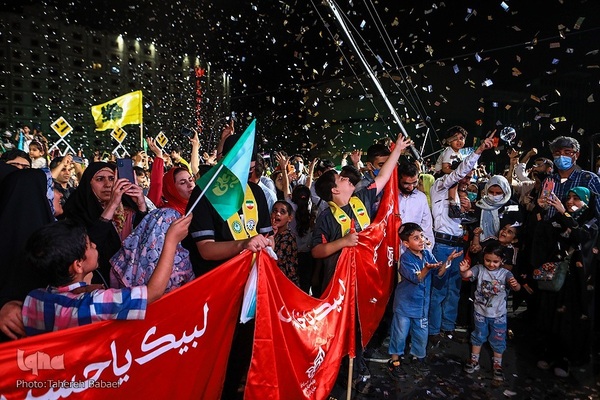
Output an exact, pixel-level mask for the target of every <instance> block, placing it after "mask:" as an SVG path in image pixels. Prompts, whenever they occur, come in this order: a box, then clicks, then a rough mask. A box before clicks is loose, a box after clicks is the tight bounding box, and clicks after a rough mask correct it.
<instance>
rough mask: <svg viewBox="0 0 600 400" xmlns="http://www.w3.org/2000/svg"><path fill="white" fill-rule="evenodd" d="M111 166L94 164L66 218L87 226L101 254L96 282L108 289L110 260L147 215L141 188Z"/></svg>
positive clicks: (67, 207)
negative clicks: (122, 176)
mask: <svg viewBox="0 0 600 400" xmlns="http://www.w3.org/2000/svg"><path fill="white" fill-rule="evenodd" d="M115 172H116V166H115V165H114V164H111V163H105V162H94V163H92V164H90V166H89V167H88V168H86V170H85V171H84V173H83V175H82V177H81V181H80V183H79V186H78V187H77V189H75V191H74V192H73V193H72V194H71V196H70V197H69V199H68V200H67V202H66V203H65V206H64V216H65V217H66V218H69V219H73V220H75V221H77V222H79V223H81V224H82V225H84V226H85V227H86V229H87V231H88V234H89V236H90V239H91V240H92V242H94V243H97V245H98V253H99V264H100V265H99V267H98V274H94V279H93V280H92V282H94V283H103V284H105V285H106V286H107V287H108V284H107V283H108V279H109V272H110V262H109V260H110V257H112V255H113V254H115V253H116V252H117V251H118V250H119V248H120V247H121V243H122V241H123V240H124V239H125V238H126V237H127V236H128V235H129V234H130V233H131V231H132V230H133V228H134V226H136V225H137V224H138V223H139V222H140V221H141V220H142V219H143V218H144V216H145V215H146V214H147V206H146V202H145V199H144V194H143V191H142V188H141V187H140V186H138V185H136V184H133V183H131V182H130V181H129V180H128V179H125V178H121V177H119V176H118V175H117V174H116V173H115Z"/></svg>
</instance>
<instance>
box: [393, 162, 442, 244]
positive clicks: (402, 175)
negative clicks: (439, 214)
mask: <svg viewBox="0 0 600 400" xmlns="http://www.w3.org/2000/svg"><path fill="white" fill-rule="evenodd" d="M418 184H419V170H418V169H417V166H416V165H415V164H412V163H406V162H403V163H401V164H400V165H399V166H398V189H399V190H400V192H399V193H398V209H399V211H400V218H401V220H402V223H403V224H405V223H407V222H414V223H415V224H419V226H420V227H421V228H422V229H423V233H424V234H425V237H426V238H427V241H428V242H430V243H428V244H427V247H428V248H429V249H432V248H433V245H434V244H435V238H434V235H433V218H432V217H431V210H430V209H429V205H428V203H427V196H425V193H423V192H421V191H419V190H417V185H418Z"/></svg>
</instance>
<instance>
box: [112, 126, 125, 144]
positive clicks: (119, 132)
mask: <svg viewBox="0 0 600 400" xmlns="http://www.w3.org/2000/svg"><path fill="white" fill-rule="evenodd" d="M110 136H112V137H113V138H114V139H115V140H116V141H117V142H119V143H123V140H125V138H126V137H127V132H125V129H123V128H119V127H118V126H117V127H116V128H115V129H113V131H112V132H111V133H110Z"/></svg>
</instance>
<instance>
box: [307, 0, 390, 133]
mask: <svg viewBox="0 0 600 400" xmlns="http://www.w3.org/2000/svg"><path fill="white" fill-rule="evenodd" d="M310 2H311V4H312V5H313V8H314V9H315V11H316V13H317V15H318V16H319V18H320V19H321V22H322V23H323V25H324V26H325V29H326V30H327V32H328V33H329V36H330V37H331V39H332V40H333V42H334V43H335V45H336V47H337V49H338V50H339V51H340V53H341V54H342V57H343V58H344V61H346V64H348V66H349V67H350V70H351V71H352V74H353V75H354V77H355V78H356V81H357V82H358V84H359V85H360V86H361V88H362V89H363V91H364V93H365V95H366V96H365V97H366V98H367V99H369V101H370V102H371V105H372V106H373V108H374V109H375V111H376V112H377V114H378V115H382V113H381V111H379V109H378V108H377V106H376V105H375V102H374V100H373V96H372V95H371V94H370V93H369V91H368V90H367V88H366V87H365V85H364V84H363V83H362V80H361V78H360V77H359V75H358V74H357V73H356V71H355V69H354V67H352V63H350V60H348V57H346V54H345V53H344V50H343V49H342V47H341V46H340V45H339V44H338V41H337V40H336V35H334V33H333V32H332V31H331V29H330V28H329V26H330V24H329V23H327V22H326V20H325V18H324V17H323V15H322V14H321V13H320V12H319V9H318V8H317V6H316V4H315V2H314V0H310ZM382 122H383V123H384V125H385V126H386V127H387V128H388V129H389V128H390V126H389V124H388V123H387V122H386V120H385V118H382Z"/></svg>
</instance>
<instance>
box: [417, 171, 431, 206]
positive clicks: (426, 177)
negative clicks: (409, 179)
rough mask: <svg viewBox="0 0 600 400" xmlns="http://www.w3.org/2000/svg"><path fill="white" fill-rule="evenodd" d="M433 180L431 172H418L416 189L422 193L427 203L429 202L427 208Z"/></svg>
mask: <svg viewBox="0 0 600 400" xmlns="http://www.w3.org/2000/svg"><path fill="white" fill-rule="evenodd" d="M434 182H435V178H434V177H433V175H431V174H420V175H419V184H418V185H417V189H418V190H419V191H421V192H423V193H425V196H426V197H427V204H429V208H431V195H430V193H431V187H432V186H433V183H434Z"/></svg>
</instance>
